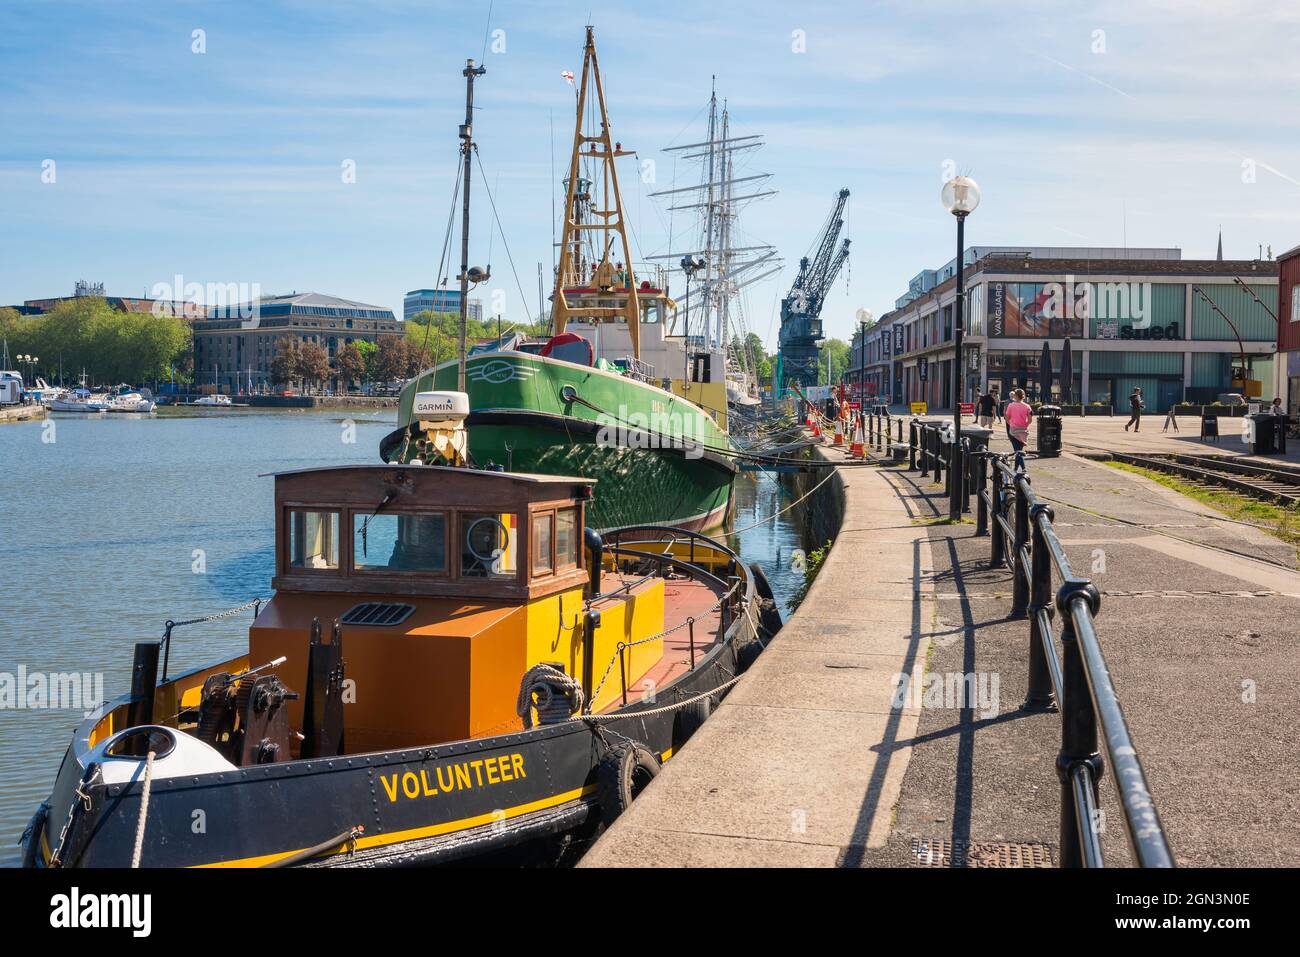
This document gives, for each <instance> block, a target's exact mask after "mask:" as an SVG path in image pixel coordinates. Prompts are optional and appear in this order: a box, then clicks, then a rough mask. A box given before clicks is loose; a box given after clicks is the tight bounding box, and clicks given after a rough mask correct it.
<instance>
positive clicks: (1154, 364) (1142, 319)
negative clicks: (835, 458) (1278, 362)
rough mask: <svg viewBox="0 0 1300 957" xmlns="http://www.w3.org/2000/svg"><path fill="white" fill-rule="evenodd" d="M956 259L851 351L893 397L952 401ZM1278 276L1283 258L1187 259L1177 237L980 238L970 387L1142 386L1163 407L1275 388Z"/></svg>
mask: <svg viewBox="0 0 1300 957" xmlns="http://www.w3.org/2000/svg"><path fill="white" fill-rule="evenodd" d="M1085 254H1086V255H1085ZM954 272H955V262H954V263H950V264H949V265H948V266H946V267H944V268H943V269H939V270H931V271H927V272H924V273H922V274H920V276H918V277H917V279H914V280H913V281H912V283H911V284H910V285H909V290H908V293H907V294H905V295H904V296H903V297H901V298H900V300H899V302H898V303H897V304H896V308H895V309H894V310H893V311H891V312H890V313H888V314H887V315H885V316H883V317H881V319H880V320H879V321H878V322H877V323H876V324H875V325H874V326H873V327H871V328H870V329H868V330H867V333H866V337H865V338H866V341H865V344H863V345H862V346H861V347H859V348H855V349H854V351H853V352H851V353H850V355H851V356H852V357H853V358H854V359H856V358H857V357H858V356H859V355H862V356H863V361H864V362H865V366H864V367H862V369H861V375H862V378H863V379H864V380H865V381H866V382H869V383H875V384H876V390H877V394H878V395H881V396H886V397H887V398H888V401H890V402H891V403H892V404H896V405H906V404H908V403H911V402H918V401H922V402H925V403H927V405H928V406H929V407H930V408H932V409H950V408H951V407H952V402H953V395H952V393H953V390H954V388H955V385H954V382H953V379H954V373H953V362H954V360H955V357H954V348H953V303H954V300H955V295H956V290H955V281H954V279H953V278H952V277H953V273H954ZM1277 276H1278V270H1277V264H1276V263H1275V262H1270V261H1252V260H1244V261H1221V260H1184V259H1182V258H1181V253H1180V252H1179V251H1178V250H1177V249H1153V250H1134V249H1129V250H1111V249H1089V250H1070V249H1060V248H1044V249H1038V248H1014V249H1013V248H1011V247H996V248H994V247H989V248H977V249H973V250H970V251H968V256H967V263H966V277H965V278H966V282H965V285H966V296H965V304H966V305H965V313H966V316H965V342H964V344H963V356H962V357H961V359H962V368H963V370H964V382H963V389H962V395H961V397H960V400H961V401H964V402H970V401H973V399H974V398H975V397H976V396H977V395H978V394H979V393H980V392H981V391H983V390H984V389H992V390H995V391H997V392H998V393H999V394H1000V395H1001V396H1003V397H1005V396H1006V395H1007V394H1008V393H1009V392H1010V391H1011V390H1012V389H1015V388H1023V389H1024V390H1025V392H1026V393H1027V395H1028V397H1029V398H1030V399H1031V400H1033V401H1036V402H1037V401H1051V402H1053V403H1061V402H1064V401H1065V400H1068V401H1069V404H1071V405H1077V404H1079V403H1080V402H1081V401H1082V402H1087V403H1093V404H1095V405H1097V406H1110V405H1113V406H1115V407H1116V408H1122V406H1123V403H1124V402H1125V400H1126V399H1127V396H1128V395H1129V394H1130V393H1131V392H1132V390H1133V389H1134V388H1135V387H1140V388H1141V389H1142V392H1143V395H1144V396H1145V397H1146V402H1147V410H1148V411H1151V412H1160V411H1164V410H1165V409H1167V408H1168V407H1169V406H1170V405H1172V404H1174V403H1176V402H1180V401H1188V402H1196V403H1202V402H1213V401H1215V399H1216V398H1217V397H1218V396H1219V395H1220V394H1223V393H1228V392H1246V393H1247V394H1248V395H1249V396H1252V397H1254V396H1260V397H1264V398H1265V399H1266V400H1267V399H1271V398H1272V396H1273V395H1274V394H1275V392H1274V390H1275V389H1276V388H1277V382H1276V377H1275V362H1274V353H1275V352H1276V349H1277V346H1276V339H1277V323H1276V322H1275V320H1274V318H1273V314H1275V313H1276V310H1277V306H1278V287H1277ZM926 277H931V280H932V281H931V280H928V279H927V278H926ZM1067 341H1068V342H1069V343H1070V367H1069V370H1068V382H1067V376H1066V373H1067V370H1066V369H1065V368H1064V364H1063V360H1064V344H1065V343H1066V342H1067ZM855 342H856V340H855ZM1044 345H1046V346H1047V348H1048V355H1049V356H1050V360H1049V361H1050V363H1051V370H1050V371H1051V381H1050V385H1048V384H1046V383H1045V379H1044V370H1043V347H1044ZM858 375H859V371H858V369H857V368H854V369H850V372H849V378H850V379H851V380H854V381H856V380H857V378H858Z"/></svg>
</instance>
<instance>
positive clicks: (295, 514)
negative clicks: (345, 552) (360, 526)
mask: <svg viewBox="0 0 1300 957" xmlns="http://www.w3.org/2000/svg"><path fill="white" fill-rule="evenodd" d="M289 567H290V568H310V569H335V568H338V567H339V513H338V512H309V511H299V510H297V509H295V510H293V511H291V512H290V513H289Z"/></svg>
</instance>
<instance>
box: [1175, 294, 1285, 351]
mask: <svg viewBox="0 0 1300 957" xmlns="http://www.w3.org/2000/svg"><path fill="white" fill-rule="evenodd" d="M1200 288H1202V289H1203V290H1205V292H1206V294H1207V295H1208V296H1209V297H1210V298H1211V299H1213V300H1214V302H1215V305H1217V306H1218V307H1219V308H1220V309H1222V310H1223V311H1224V312H1225V313H1226V314H1227V315H1228V317H1229V318H1230V319H1232V321H1233V323H1234V324H1235V325H1236V327H1237V331H1238V332H1240V333H1241V338H1242V339H1245V340H1247V341H1249V340H1251V339H1264V340H1269V341H1275V340H1276V336H1277V323H1275V322H1274V321H1273V318H1272V316H1270V315H1269V314H1268V312H1267V311H1266V310H1264V309H1262V308H1260V306H1259V305H1258V304H1256V302H1255V300H1254V299H1252V298H1251V297H1250V294H1249V293H1247V292H1246V290H1244V289H1242V288H1241V287H1240V286H1238V285H1235V284H1229V285H1223V284H1222V283H1203V284H1201V287H1200ZM1250 288H1251V289H1253V290H1254V291H1255V295H1257V296H1259V298H1260V299H1262V300H1263V301H1264V304H1265V305H1266V306H1268V308H1269V309H1272V310H1273V312H1274V313H1276V312H1277V286H1265V285H1251V287H1250ZM1192 338H1193V339H1228V340H1235V339H1236V338H1237V337H1236V336H1235V335H1234V334H1233V332H1232V328H1231V327H1230V326H1229V325H1228V324H1227V323H1226V322H1224V321H1223V320H1222V319H1221V318H1219V316H1218V314H1217V313H1215V311H1214V310H1213V309H1211V308H1210V306H1209V304H1208V303H1206V301H1205V300H1204V299H1202V298H1201V297H1200V296H1199V295H1196V294H1193V297H1192Z"/></svg>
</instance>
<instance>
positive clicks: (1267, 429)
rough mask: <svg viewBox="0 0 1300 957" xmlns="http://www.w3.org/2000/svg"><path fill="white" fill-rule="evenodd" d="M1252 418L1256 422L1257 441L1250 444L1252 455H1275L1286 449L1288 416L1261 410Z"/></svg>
mask: <svg viewBox="0 0 1300 957" xmlns="http://www.w3.org/2000/svg"><path fill="white" fill-rule="evenodd" d="M1250 418H1251V420H1252V421H1253V422H1254V423H1255V441H1254V442H1252V443H1251V446H1250V452H1251V454H1252V455H1275V454H1277V453H1279V452H1285V451H1286V416H1284V415H1273V414H1272V413H1270V412H1260V413H1258V414H1256V415H1252V416H1251V417H1250Z"/></svg>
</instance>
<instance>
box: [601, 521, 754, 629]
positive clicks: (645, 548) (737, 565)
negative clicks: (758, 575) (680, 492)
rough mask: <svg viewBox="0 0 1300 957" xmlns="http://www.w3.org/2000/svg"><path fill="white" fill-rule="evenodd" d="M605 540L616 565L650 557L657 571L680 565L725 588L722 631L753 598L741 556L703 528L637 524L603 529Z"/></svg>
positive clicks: (696, 576)
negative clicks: (701, 529)
mask: <svg viewBox="0 0 1300 957" xmlns="http://www.w3.org/2000/svg"><path fill="white" fill-rule="evenodd" d="M604 542H605V547H606V549H607V551H608V554H609V556H610V558H611V560H612V562H613V566H614V568H615V569H619V568H626V567H627V566H628V565H630V564H631V563H632V562H637V563H639V562H642V561H650V562H653V563H654V567H655V572H656V573H657V574H662V573H664V572H666V571H668V570H670V569H680V570H682V571H684V572H686V573H687V574H688V575H690V576H691V577H692V578H695V579H696V580H698V581H704V582H707V583H710V584H712V585H713V586H715V587H716V588H719V589H722V590H723V599H722V603H721V610H722V629H721V631H720V634H726V633H727V631H728V629H729V628H730V626H731V624H732V623H734V622H735V621H736V620H737V618H738V617H739V616H740V615H742V614H744V613H745V609H746V608H748V607H750V606H751V605H752V603H753V601H754V594H755V592H754V580H753V576H751V575H749V574H748V573H747V570H746V569H745V565H744V562H743V561H742V560H741V558H740V556H739V555H738V554H736V552H734V551H732V550H731V549H730V548H728V547H727V546H726V545H724V544H722V543H721V542H719V541H717V540H716V539H713V538H710V537H709V536H707V535H704V534H702V533H700V532H696V531H692V530H690V529H684V528H677V527H674V526H671V525H634V526H628V527H626V528H618V529H614V530H612V531H609V532H606V533H604Z"/></svg>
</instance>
